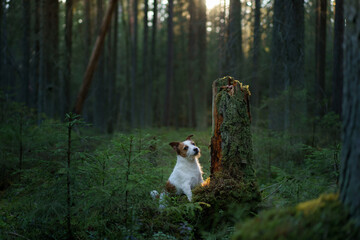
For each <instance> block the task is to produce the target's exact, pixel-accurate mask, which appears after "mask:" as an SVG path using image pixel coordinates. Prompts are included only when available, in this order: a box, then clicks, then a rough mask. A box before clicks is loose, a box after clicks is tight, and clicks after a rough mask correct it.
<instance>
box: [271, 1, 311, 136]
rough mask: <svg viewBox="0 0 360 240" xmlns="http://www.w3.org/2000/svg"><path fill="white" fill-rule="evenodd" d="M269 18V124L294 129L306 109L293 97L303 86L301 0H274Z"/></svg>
mask: <svg viewBox="0 0 360 240" xmlns="http://www.w3.org/2000/svg"><path fill="white" fill-rule="evenodd" d="M273 22H274V28H273V43H272V78H271V82H270V89H269V94H270V103H269V128H270V129H271V130H277V131H279V130H290V131H293V130H294V131H295V129H299V126H298V125H297V124H299V121H300V119H301V118H300V115H301V114H304V113H305V109H306V108H305V104H304V103H303V100H302V99H303V98H301V97H295V96H298V95H299V94H301V91H303V89H304V86H305V84H304V0H294V1H286V0H275V3H274V20H273ZM284 90H285V91H284ZM295 93H296V94H295ZM295 125H296V126H295Z"/></svg>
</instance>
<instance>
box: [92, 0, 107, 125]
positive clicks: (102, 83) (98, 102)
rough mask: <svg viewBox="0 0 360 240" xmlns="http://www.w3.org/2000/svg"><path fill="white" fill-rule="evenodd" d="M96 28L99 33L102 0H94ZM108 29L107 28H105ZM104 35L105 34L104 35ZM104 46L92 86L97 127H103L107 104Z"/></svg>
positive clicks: (101, 19)
mask: <svg viewBox="0 0 360 240" xmlns="http://www.w3.org/2000/svg"><path fill="white" fill-rule="evenodd" d="M96 8H97V14H96V30H97V32H98V34H100V31H101V27H102V25H101V24H102V21H103V18H104V0H96ZM110 23H111V18H110V20H109V27H110ZM107 31H109V29H107ZM105 37H106V36H105ZM103 44H104V46H105V38H104V43H103ZM104 49H105V47H103V48H102V51H101V53H100V55H99V60H98V61H99V62H98V66H97V69H96V71H95V78H94V88H93V96H94V105H93V107H94V110H93V112H94V124H95V126H97V127H98V128H99V129H102V130H103V129H105V125H104V123H105V119H106V108H107V106H106V105H107V104H106V101H105V104H104V99H106V94H105V88H106V79H105V64H104V58H105V50H104Z"/></svg>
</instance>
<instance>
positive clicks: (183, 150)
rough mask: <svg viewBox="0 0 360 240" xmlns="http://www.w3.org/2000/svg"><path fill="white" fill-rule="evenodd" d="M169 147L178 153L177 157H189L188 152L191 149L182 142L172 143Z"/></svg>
mask: <svg viewBox="0 0 360 240" xmlns="http://www.w3.org/2000/svg"><path fill="white" fill-rule="evenodd" d="M169 145H170V146H171V147H172V148H173V149H174V150H175V151H176V153H177V155H180V156H182V157H186V156H187V151H188V150H189V147H188V146H186V145H185V144H184V143H182V142H171V143H169Z"/></svg>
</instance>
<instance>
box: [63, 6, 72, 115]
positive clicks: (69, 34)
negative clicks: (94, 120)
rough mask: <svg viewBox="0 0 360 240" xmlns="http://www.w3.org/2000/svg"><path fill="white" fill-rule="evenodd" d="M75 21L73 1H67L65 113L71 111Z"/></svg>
mask: <svg viewBox="0 0 360 240" xmlns="http://www.w3.org/2000/svg"><path fill="white" fill-rule="evenodd" d="M72 21H73V0H66V8H65V49H66V51H65V74H64V78H65V79H64V88H63V96H62V97H63V98H64V102H63V105H62V107H63V112H62V114H63V115H64V114H65V113H66V112H69V111H70V96H71V89H70V85H71V59H72V25H73V23H72Z"/></svg>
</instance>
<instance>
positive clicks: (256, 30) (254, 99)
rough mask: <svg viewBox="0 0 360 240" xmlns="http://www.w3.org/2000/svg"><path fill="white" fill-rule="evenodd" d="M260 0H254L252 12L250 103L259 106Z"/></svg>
mask: <svg viewBox="0 0 360 240" xmlns="http://www.w3.org/2000/svg"><path fill="white" fill-rule="evenodd" d="M261 2H262V1H261V0H255V13H254V15H255V16H254V45H253V66H252V68H253V69H252V79H253V90H252V91H253V93H254V94H253V97H252V105H253V106H255V107H259V104H260V95H259V93H260V87H261V84H260V83H259V80H260V79H259V73H258V72H259V71H260V67H259V55H260V42H261V31H260V18H261V12H260V9H261Z"/></svg>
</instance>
